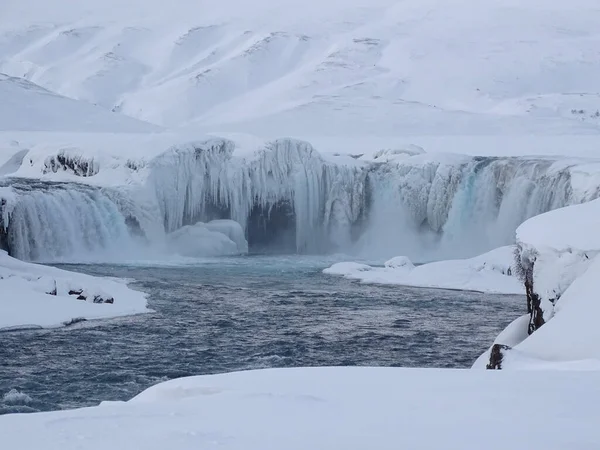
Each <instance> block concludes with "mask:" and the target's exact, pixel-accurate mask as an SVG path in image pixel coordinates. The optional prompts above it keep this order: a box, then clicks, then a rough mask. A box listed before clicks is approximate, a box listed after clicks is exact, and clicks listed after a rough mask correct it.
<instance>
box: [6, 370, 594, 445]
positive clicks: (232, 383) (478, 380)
mask: <svg viewBox="0 0 600 450" xmlns="http://www.w3.org/2000/svg"><path fill="white" fill-rule="evenodd" d="M537 374H538V372H536V374H535V375H537ZM531 379H532V373H531V372H527V371H513V372H504V373H501V374H500V373H489V372H488V373H486V372H482V371H469V370H435V369H401V368H365V367H354V368H351V367H343V368H342V367H336V368H308V369H306V368H302V369H269V370H260V371H248V372H237V373H229V374H222V375H209V376H201V377H190V378H181V379H176V380H171V381H168V382H165V383H161V384H158V385H156V386H153V387H151V388H150V389H148V390H147V391H145V392H143V393H141V394H140V395H138V396H137V397H135V398H133V399H132V400H130V401H129V402H104V403H102V404H101V405H100V406H98V407H93V408H84V409H79V410H73V411H57V412H51V413H40V414H12V415H4V416H0V435H1V436H2V440H3V443H4V445H6V446H7V447H8V448H21V449H33V448H44V449H46V450H70V449H79V448H86V449H88V450H101V449H106V448H107V447H108V448H119V449H120V448H140V449H145V450H159V449H160V450H163V449H165V448H173V449H177V450H186V449H190V450H191V449H198V448H220V449H223V450H238V449H239V450H241V449H244V450H254V449H256V450H258V449H266V448H273V449H289V450H305V449H307V448H310V449H316V450H326V449H334V448H343V449H348V450H359V449H361V450H362V449H367V448H368V449H371V448H373V449H380V450H386V449H389V450H392V449H393V450H396V449H398V448H410V449H424V450H425V449H431V450H433V449H441V448H452V449H454V448H456V449H465V450H479V449H481V448H482V443H484V446H485V448H486V449H489V450H506V449H512V450H530V449H532V448H543V449H545V450H563V449H567V448H568V449H570V450H587V449H592V448H597V447H598V446H599V445H600V436H599V434H598V422H599V421H600V411H599V409H598V408H597V403H598V399H599V398H600V386H599V385H598V382H597V376H596V373H593V372H580V371H546V372H543V373H540V376H538V377H536V382H535V383H532V382H531ZM432 423H435V432H432V430H431V427H432ZM532 429H534V430H543V432H540V433H532V432H531V430H532Z"/></svg>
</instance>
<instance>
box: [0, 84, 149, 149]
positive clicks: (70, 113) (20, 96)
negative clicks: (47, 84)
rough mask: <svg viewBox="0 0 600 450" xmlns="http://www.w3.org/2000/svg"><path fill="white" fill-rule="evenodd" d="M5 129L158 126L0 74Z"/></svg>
mask: <svg viewBox="0 0 600 450" xmlns="http://www.w3.org/2000/svg"><path fill="white" fill-rule="evenodd" d="M6 130H9V131H11V132H12V131H54V132H55V131H61V132H65V131H79V132H89V131H94V132H107V131H111V132H152V131H159V130H160V127H158V126H156V125H152V124H149V123H145V122H142V121H139V120H136V119H132V118H130V117H127V116H124V115H122V114H115V113H112V112H111V111H108V110H105V109H104V108H101V107H98V106H96V105H92V104H89V103H87V102H84V101H78V100H74V99H71V98H67V97H64V96H62V95H58V94H56V93H54V92H51V91H48V90H47V89H44V88H42V87H40V86H38V85H36V84H34V83H32V82H30V81H27V80H25V79H23V78H16V77H9V76H7V75H4V74H2V73H0V131H6ZM13 139H14V137H13Z"/></svg>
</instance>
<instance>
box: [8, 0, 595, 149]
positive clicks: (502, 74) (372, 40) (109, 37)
mask: <svg viewBox="0 0 600 450" xmlns="http://www.w3.org/2000/svg"><path fill="white" fill-rule="evenodd" d="M0 8H1V9H0V16H1V17H2V18H3V20H2V23H1V24H0V72H4V73H7V74H9V75H12V76H17V77H24V78H26V79H28V80H31V81H33V82H35V83H37V84H39V85H41V86H43V87H45V88H47V89H50V90H51V91H54V92H57V93H60V94H62V95H65V96H68V97H71V98H75V99H80V100H85V101H88V102H91V103H95V104H98V105H100V106H102V107H104V108H107V109H114V110H116V111H121V112H123V113H124V114H127V115H130V116H133V117H136V118H139V119H142V120H146V121H149V122H152V123H156V124H160V125H164V126H168V127H179V126H184V127H187V128H188V129H193V130H202V131H219V132H225V131H238V132H247V133H252V134H259V135H264V136H266V137H270V138H273V137H280V136H295V137H302V138H308V137H311V136H347V135H353V136H398V135H407V134H410V135H457V134H460V135H465V134H467V135H472V134H476V135H482V134H488V135H489V134H494V135H506V134H511V135H515V134H517V135H518V134H530V133H536V134H553V135H556V134H563V133H568V134H590V133H591V134H594V135H598V131H599V128H598V125H599V124H600V113H597V111H598V109H599V108H600V101H599V97H598V92H600V81H599V80H600V77H599V76H598V75H599V72H600V64H599V63H598V62H597V58H596V50H597V48H598V44H599V35H598V32H597V26H596V24H597V23H598V22H599V21H600V11H599V10H598V9H597V4H596V2H595V0H573V1H570V2H566V3H558V2H548V1H545V0H530V1H528V2H527V3H526V4H523V2H521V1H517V0H492V1H488V2H484V3H482V2H477V1H473V0H468V1H467V0H448V1H439V0H408V1H403V2H398V1H394V0H347V1H340V0H328V1H327V2H316V1H314V0H313V1H309V2H307V1H305V0H304V1H301V0H285V1H283V2H278V3H277V4H276V5H275V4H274V3H273V2H270V1H255V2H251V3H248V2H246V1H243V0H223V1H221V2H219V4H218V5H217V4H215V3H214V2H212V1H209V0H202V1H191V0H175V1H173V2H172V3H171V4H170V7H169V8H168V10H167V9H166V8H164V3H162V2H158V1H157V0H153V1H142V0H135V1H133V0H132V1H128V2H127V3H126V4H125V3H123V2H120V1H118V0H107V1H102V2H85V3H82V2H77V1H74V0H61V1H60V2H58V3H53V5H52V7H50V6H49V5H48V4H47V2H45V1H43V0H5V1H3V2H2V5H1V6H0Z"/></svg>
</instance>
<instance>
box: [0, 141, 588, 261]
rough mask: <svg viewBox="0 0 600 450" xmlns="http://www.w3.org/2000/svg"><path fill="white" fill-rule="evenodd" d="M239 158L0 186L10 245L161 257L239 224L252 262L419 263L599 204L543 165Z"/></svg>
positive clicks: (2, 227) (277, 151)
mask: <svg viewBox="0 0 600 450" xmlns="http://www.w3.org/2000/svg"><path fill="white" fill-rule="evenodd" d="M234 150H236V149H235V144H234V143H233V142H231V141H228V140H226V139H218V138H214V139H209V140H206V141H202V142H197V143H193V144H189V145H180V146H174V147H172V148H171V149H169V150H168V151H166V152H164V153H162V154H160V155H159V156H157V157H155V158H153V159H151V160H149V161H147V162H145V163H144V164H140V167H143V168H144V170H146V171H147V173H146V174H145V175H144V176H143V177H142V176H141V175H140V174H138V176H140V180H141V182H138V183H132V184H131V185H128V186H121V187H119V188H98V187H92V186H89V185H84V184H77V183H51V182H41V181H32V180H29V181H23V180H21V181H18V182H14V181H10V182H8V185H7V184H6V183H7V182H6V181H4V182H3V183H0V184H3V185H4V186H5V187H1V186H0V197H2V198H3V203H2V205H0V218H1V221H0V245H5V246H6V244H8V247H9V248H10V251H11V253H12V254H13V255H14V256H16V257H18V258H21V259H25V260H36V261H57V260H65V259H88V258H92V259H93V258H94V257H98V258H100V259H102V258H104V257H106V255H113V256H116V257H118V255H120V254H125V253H127V252H128V249H131V248H132V246H134V247H135V245H138V240H139V239H138V237H140V238H143V239H144V241H145V242H146V244H147V245H148V246H154V247H160V246H161V245H163V247H164V245H165V242H166V240H165V236H166V235H167V234H169V233H173V232H175V231H177V230H179V229H181V228H182V227H183V226H186V225H193V224H196V223H197V222H209V221H211V220H215V219H232V220H235V221H236V222H238V223H239V224H240V225H241V229H242V230H244V233H245V234H246V238H247V240H248V243H249V245H250V248H251V249H252V248H253V246H254V248H255V249H261V250H263V249H266V251H285V252H299V253H324V252H332V251H342V252H348V253H363V254H369V256H376V257H380V256H381V257H392V256H397V255H406V256H409V257H411V258H412V259H414V260H417V261H419V260H421V261H422V260H427V259H440V258H450V257H467V256H473V255H475V254H478V253H482V252H485V251H488V250H490V249H492V248H494V247H499V246H503V245H507V244H510V243H512V242H514V231H515V229H516V227H517V226H518V225H519V224H521V223H522V222H523V221H525V220H526V219H528V218H530V217H532V216H534V215H537V214H540V213H543V212H546V211H549V210H552V209H556V208H560V207H563V206H567V205H570V204H574V203H581V202H584V201H587V200H591V199H593V198H595V197H597V196H598V192H599V190H598V189H591V190H590V192H587V191H586V192H585V193H582V192H581V190H580V189H579V190H575V189H574V188H573V186H574V185H576V186H582V185H587V184H589V183H588V182H587V181H586V182H585V183H580V182H576V181H573V176H574V175H573V173H574V172H573V171H572V170H571V168H570V167H569V166H565V165H562V166H559V165H557V164H555V162H554V161H552V160H549V159H543V158H491V157H468V156H460V155H427V154H420V155H412V156H411V155H406V157H403V158H404V159H399V160H392V161H386V162H360V161H359V162H356V161H354V160H351V159H350V158H347V159H343V158H342V159H339V160H335V162H333V160H332V159H331V158H330V159H324V158H323V157H322V156H321V155H319V154H318V153H317V152H316V151H315V150H314V149H313V147H312V146H311V145H310V144H308V143H306V142H302V141H297V140H292V139H279V140H276V141H273V142H269V143H267V144H266V145H264V146H263V147H262V148H259V149H257V150H256V151H254V152H252V153H247V154H243V155H241V156H240V154H239V153H236V154H235V155H234ZM349 161H350V162H349ZM94 167H95V170H96V171H98V172H99V171H101V170H109V169H103V167H102V166H101V165H100V164H98V165H97V166H94ZM86 173H87V172H86ZM88 175H89V174H88ZM93 176H95V175H94V174H92V175H89V177H90V178H91V177H93ZM5 180H6V179H5ZM7 186H10V187H7ZM7 189H9V190H10V192H12V193H11V194H10V195H9V194H7V192H8V191H7ZM163 250H164V249H163Z"/></svg>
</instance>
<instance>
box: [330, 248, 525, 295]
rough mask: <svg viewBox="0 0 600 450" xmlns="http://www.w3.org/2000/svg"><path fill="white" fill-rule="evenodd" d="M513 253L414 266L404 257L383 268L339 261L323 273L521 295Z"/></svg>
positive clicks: (504, 250)
mask: <svg viewBox="0 0 600 450" xmlns="http://www.w3.org/2000/svg"><path fill="white" fill-rule="evenodd" d="M513 251H514V247H513V246H507V247H500V248H497V249H495V250H492V251H491V252H488V253H485V254H483V255H480V256H477V257H475V258H471V259H457V260H448V261H438V262H433V263H428V264H423V265H420V266H416V267H415V266H414V265H413V264H412V263H411V262H410V260H409V259H408V258H406V257H404V256H399V257H396V258H393V259H391V260H389V261H387V262H386V263H385V266H384V267H372V266H368V265H366V264H359V263H354V262H341V263H337V264H334V265H332V266H331V267H330V268H328V269H325V270H323V273H326V274H329V275H342V276H344V277H346V278H349V279H353V280H360V281H361V282H363V283H372V284H394V285H404V286H419V287H432V288H444V289H459V290H469V291H481V292H489V293H499V294H522V293H523V286H522V284H521V282H520V281H519V280H518V279H517V278H516V277H515V276H513V273H514V268H513V267H512V265H513V259H514V256H513Z"/></svg>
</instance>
